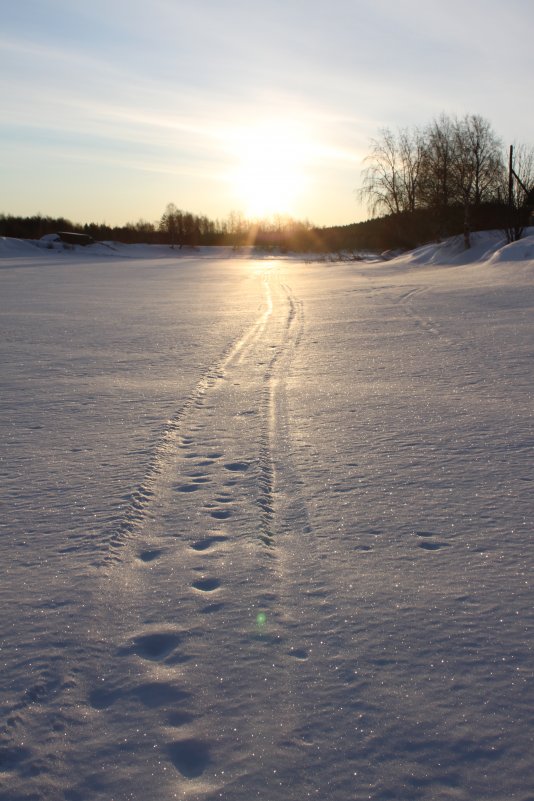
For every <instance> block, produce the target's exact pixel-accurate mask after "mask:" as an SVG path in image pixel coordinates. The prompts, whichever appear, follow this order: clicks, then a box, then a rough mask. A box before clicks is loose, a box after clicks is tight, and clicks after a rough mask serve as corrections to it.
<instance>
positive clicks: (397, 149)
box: [0, 115, 534, 255]
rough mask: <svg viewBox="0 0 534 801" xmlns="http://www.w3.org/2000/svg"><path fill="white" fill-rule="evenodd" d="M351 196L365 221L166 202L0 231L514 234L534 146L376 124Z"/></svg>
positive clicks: (527, 212)
mask: <svg viewBox="0 0 534 801" xmlns="http://www.w3.org/2000/svg"><path fill="white" fill-rule="evenodd" d="M358 194H359V195H360V198H361V199H362V201H364V202H365V203H366V204H367V207H368V209H369V212H370V214H371V215H372V216H371V218H370V219H368V220H367V221H365V222H358V223H352V224H350V225H338V226H330V227H317V226H314V225H312V224H311V223H309V222H307V221H305V222H302V221H298V220H294V219H291V218H289V217H282V216H276V217H274V218H272V219H269V220H259V221H258V220H254V221H251V220H247V219H246V218H245V217H244V216H243V215H241V214H239V213H237V212H233V213H232V214H230V215H229V217H228V218H227V219H225V220H223V221H219V220H215V221H214V220H210V219H209V218H208V217H206V216H203V215H197V214H192V213H191V212H188V211H182V210H181V209H178V208H177V207H176V206H175V205H174V204H173V203H169V204H168V205H167V207H166V209H165V211H164V213H163V214H162V216H161V218H160V220H159V221H157V222H148V221H146V220H139V221H138V222H135V223H127V224H126V225H123V226H109V225H106V224H105V223H84V224H81V223H75V222H72V221H70V220H68V219H65V218H53V217H45V216H42V215H35V216H32V217H16V216H13V215H0V236H9V237H16V238H21V239H40V238H41V237H42V236H44V235H45V234H51V233H57V232H60V231H73V232H77V233H83V234H87V235H89V236H90V237H92V238H93V239H94V240H97V241H117V242H124V243H146V244H166V245H169V246H170V247H173V248H182V247H196V246H199V245H227V246H232V247H236V248H237V247H242V246H245V245H251V246H255V247H257V248H261V249H264V250H278V251H282V252H285V251H296V252H325V253H336V252H342V251H345V252H347V251H348V252H349V253H354V254H355V255H356V254H358V253H360V252H362V251H364V252H365V251H372V252H383V251H385V250H391V249H410V248H413V247H416V246H418V245H421V244H425V243H427V242H432V241H439V240H441V239H443V238H446V237H449V236H453V235H459V234H461V235H463V237H464V242H465V247H466V248H468V247H470V235H471V232H472V231H479V230H487V229H501V230H503V231H505V232H506V235H507V237H508V241H510V242H511V241H514V240H516V239H519V238H520V237H521V235H522V233H523V230H524V228H525V226H527V225H528V224H532V215H533V212H534V149H533V148H531V147H527V146H525V145H515V146H514V147H513V148H510V149H509V151H508V152H505V151H504V150H503V146H502V143H501V141H500V140H499V139H498V138H497V136H496V135H495V133H494V132H493V130H492V128H491V125H490V123H489V122H488V121H487V120H485V119H483V118H482V117H479V116H476V115H468V116H466V117H464V118H462V119H458V118H455V117H454V118H453V117H448V116H446V115H441V117H439V118H438V119H436V120H434V121H433V122H432V123H431V124H430V125H428V126H427V127H426V128H424V129H400V130H398V131H397V132H392V131H391V130H390V129H388V128H385V129H383V130H381V131H380V133H379V136H378V137H377V138H376V139H374V140H372V142H371V152H370V154H369V155H368V157H367V159H366V167H365V169H364V172H363V182H362V186H361V187H360V189H359V191H358Z"/></svg>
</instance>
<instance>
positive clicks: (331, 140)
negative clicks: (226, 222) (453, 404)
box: [0, 0, 534, 225]
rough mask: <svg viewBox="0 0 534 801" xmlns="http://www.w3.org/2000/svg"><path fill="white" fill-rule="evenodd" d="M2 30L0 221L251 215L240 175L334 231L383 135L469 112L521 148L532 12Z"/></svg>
mask: <svg viewBox="0 0 534 801" xmlns="http://www.w3.org/2000/svg"><path fill="white" fill-rule="evenodd" d="M2 17H3V19H2V27H1V29H0V98H1V100H0V102H1V109H2V113H1V115H0V185H1V193H0V213H1V212H3V213H6V214H7V213H12V214H34V213H38V212H40V213H42V214H49V215H53V216H55V215H64V216H67V217H69V218H70V219H72V220H74V221H82V222H85V221H89V220H91V221H97V222H102V221H105V222H108V223H110V224H121V223H124V222H126V221H135V220H138V219H139V218H144V219H148V220H151V221H154V220H157V219H158V218H159V217H160V216H161V214H162V212H163V210H164V208H165V206H166V204H167V203H168V202H174V203H175V204H176V205H177V206H178V207H179V208H182V209H187V210H189V211H193V212H195V213H198V214H206V215H208V216H209V217H212V218H219V219H221V218H224V217H226V216H227V215H228V214H229V213H230V212H231V211H243V212H244V213H249V212H251V211H253V210H254V208H253V207H254V203H253V201H254V200H258V198H253V197H252V195H253V190H252V189H251V182H252V178H251V177H250V176H252V177H253V178H254V180H255V181H256V184H257V185H260V186H259V187H258V188H257V189H256V192H257V194H260V189H261V186H262V185H263V184H264V186H263V194H264V197H271V202H272V205H273V208H274V205H275V202H276V201H275V198H274V195H275V193H276V186H277V185H279V186H280V188H281V197H282V195H283V194H284V192H283V190H284V189H287V192H286V194H287V208H280V210H281V211H286V212H288V213H291V214H293V216H296V217H298V218H307V219H309V220H311V221H312V222H314V223H316V224H319V225H329V224H335V223H339V224H345V223H349V222H353V221H355V220H359V219H365V217H366V216H367V215H366V211H365V209H362V208H361V206H360V205H359V204H358V201H357V198H356V195H355V190H356V189H357V187H358V186H359V183H360V171H361V168H362V161H363V159H364V157H365V155H366V153H367V152H368V148H369V140H370V138H372V137H373V136H376V135H377V133H378V131H379V129H380V128H383V127H385V126H388V127H391V128H393V129H396V128H399V127H411V126H416V125H425V124H427V123H429V122H430V121H431V120H432V119H433V118H434V117H436V116H438V115H439V114H440V113H441V112H445V113H448V114H457V115H459V116H462V115H464V114H467V113H475V114H481V115H482V116H484V117H486V118H487V119H488V120H489V121H490V122H491V123H492V125H493V128H494V129H495V131H496V132H497V134H498V135H499V136H501V137H502V139H503V142H504V144H510V143H512V142H513V141H518V142H525V143H528V144H534V112H533V110H532V102H531V97H532V76H533V66H534V65H533V61H534V58H533V56H532V35H533V33H534V4H533V3H532V2H531V0H470V2H469V3H466V2H465V0H447V2H443V0H441V2H436V0H353V1H352V2H348V1H347V0H330V2H326V0H322V1H321V2H317V0H306V2H305V1H304V0H269V2H264V3H260V2H255V0H248V2H245V0H218V2H216V0H194V2H193V1H191V2H183V0H151V2H150V3H149V2H140V1H139V0H107V2H104V0H91V2H90V3H88V2H86V0H83V2H80V1H79V0H73V1H71V2H64V0H40V1H39V2H38V1H37V0H17V3H12V4H10V5H9V7H8V8H6V9H5V10H4V11H3V15H2ZM269 141H270V143H271V144H269ZM273 142H274V143H275V144H272V143H273ZM284 143H285V144H286V149H285V150H284ZM276 148H278V150H277V149H276ZM256 162H258V163H256ZM277 164H278V165H279V169H277V167H276V165H277ZM247 171H248V172H247ZM245 173H247V174H248V175H249V180H248V182H247V180H245V179H244V177H243V176H244V175H245ZM282 173H284V174H285V175H289V176H291V177H292V179H293V183H292V184H291V185H290V186H289V185H288V187H284V186H282V184H283V180H284V179H283V177H282ZM269 181H270V184H271V185H270V186H268V185H267V184H268V183H269ZM267 210H268V209H266V211H267ZM257 211H258V213H259V211H260V206H259V205H258V208H257Z"/></svg>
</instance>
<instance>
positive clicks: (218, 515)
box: [210, 509, 232, 520]
mask: <svg viewBox="0 0 534 801" xmlns="http://www.w3.org/2000/svg"><path fill="white" fill-rule="evenodd" d="M210 515H211V516H212V517H213V518H214V519H215V520H227V519H228V518H229V517H231V516H232V512H231V511H230V510H229V509H215V511H213V512H210Z"/></svg>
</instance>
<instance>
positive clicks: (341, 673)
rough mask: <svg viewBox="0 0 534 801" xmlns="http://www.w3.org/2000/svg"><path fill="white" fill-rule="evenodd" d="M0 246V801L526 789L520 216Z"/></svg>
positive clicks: (528, 448)
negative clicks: (501, 225) (346, 242)
mask: <svg viewBox="0 0 534 801" xmlns="http://www.w3.org/2000/svg"><path fill="white" fill-rule="evenodd" d="M468 256H469V258H467V256H466V254H463V253H461V252H459V250H457V249H456V247H455V243H452V244H451V243H449V244H448V245H447V246H444V247H441V248H437V247H432V248H426V249H421V250H420V251H417V252H415V253H413V254H408V255H407V256H404V257H401V258H399V259H396V260H393V261H390V262H372V263H365V262H361V263H360V262H344V263H337V264H336V263H317V262H316V263H313V262H310V263H306V262H304V261H298V260H295V259H259V258H254V257H249V258H244V257H238V256H233V255H232V254H231V253H225V252H218V251H211V252H210V251H201V252H199V253H198V254H196V255H194V256H191V255H185V254H182V253H179V252H174V251H171V250H169V249H163V248H157V247H156V248H150V247H146V248H143V247H137V248H135V247H130V248H128V247H122V248H119V249H117V250H115V251H112V250H110V249H109V248H107V249H106V248H100V249H98V248H97V249H96V251H95V250H90V249H87V250H83V249H80V250H75V251H65V252H63V251H46V250H38V249H37V248H35V247H34V246H33V245H29V244H27V243H22V242H17V241H16V240H0V314H1V328H2V340H1V349H2V354H1V358H2V368H1V369H2V400H1V418H0V424H1V430H2V458H1V462H0V466H1V490H0V492H1V507H0V508H1V510H2V516H1V537H0V549H1V565H2V568H1V570H2V580H1V583H0V599H1V608H2V616H1V620H0V631H1V635H0V636H1V650H0V656H1V664H2V683H1V687H0V713H1V714H0V798H1V799H2V801H4V799H5V801H23V799H24V801H37V800H39V801H41V799H43V801H57V799H65V800H66V801H87V799H91V800H93V799H95V800H96V801H110V800H111V799H113V801H126V800H127V799H128V800H129V801H152V800H153V801H168V800H169V799H175V798H178V799H188V801H215V800H216V799H222V800H223V801H252V799H261V801H302V799H307V798H311V799H320V801H360V799H362V800H363V799H372V800H373V801H386V800H387V799H388V800H389V799H401V800H402V801H414V800H415V799H421V800H423V799H424V801H446V800H447V801H448V800H449V799H450V801H474V800H475V799H495V800H496V801H497V800H498V801H503V800H504V799H506V800H507V801H508V800H509V799H514V801H532V799H533V798H534V795H533V789H532V788H533V782H532V753H533V750H534V743H533V739H534V738H533V714H534V682H533V678H534V677H533V672H534V671H533V667H534V661H533V653H532V644H533V623H534V613H533V605H532V588H531V583H532V574H533V561H534V559H533V553H532V532H533V509H534V493H533V472H532V456H533V445H534V426H533V412H534V404H533V358H534V328H533V311H534V237H532V236H530V237H527V238H526V239H525V240H523V241H522V242H519V243H517V244H515V245H511V246H507V247H502V243H499V242H498V239H497V237H492V236H491V235H484V236H479V237H478V239H477V246H476V247H475V249H474V250H473V251H472V252H471V253H470V254H468Z"/></svg>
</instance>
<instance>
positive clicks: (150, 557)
mask: <svg viewBox="0 0 534 801" xmlns="http://www.w3.org/2000/svg"><path fill="white" fill-rule="evenodd" d="M162 553H163V551H162V549H161V548H153V549H152V550H150V549H149V550H146V551H141V553H140V554H139V557H138V558H139V559H140V560H141V562H153V561H154V560H155V559H157V558H158V557H160V556H161V554H162Z"/></svg>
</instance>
